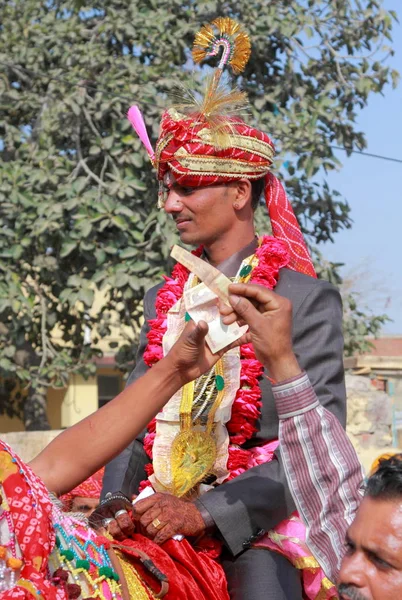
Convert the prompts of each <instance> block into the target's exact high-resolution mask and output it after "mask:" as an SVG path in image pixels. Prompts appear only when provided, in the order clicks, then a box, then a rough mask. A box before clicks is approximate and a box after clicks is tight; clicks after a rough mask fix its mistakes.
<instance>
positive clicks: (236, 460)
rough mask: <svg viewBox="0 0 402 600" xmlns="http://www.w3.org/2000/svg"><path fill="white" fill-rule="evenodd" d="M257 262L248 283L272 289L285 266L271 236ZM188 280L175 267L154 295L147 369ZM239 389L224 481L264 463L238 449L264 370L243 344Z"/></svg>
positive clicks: (252, 427)
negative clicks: (171, 312) (168, 315)
mask: <svg viewBox="0 0 402 600" xmlns="http://www.w3.org/2000/svg"><path fill="white" fill-rule="evenodd" d="M202 250H203V249H202V247H200V248H198V249H197V250H195V251H194V254H195V255H196V256H201V254H202ZM255 257H256V258H257V259H258V264H257V266H255V267H254V269H253V270H252V272H251V273H248V274H247V275H251V277H250V279H249V281H250V283H257V284H259V285H263V286H265V287H267V288H268V289H271V290H272V289H274V288H275V286H276V284H277V282H278V275H279V270H280V269H282V268H283V267H286V266H287V264H288V262H289V254H288V250H287V246H286V244H285V243H284V242H282V241H281V240H278V239H276V238H274V237H272V236H263V237H262V238H260V240H259V247H258V248H257V250H256V252H255ZM253 262H254V261H253ZM188 277H189V271H188V269H186V268H185V267H183V266H182V265H180V264H179V263H178V264H176V265H175V267H174V269H173V271H172V275H171V277H167V276H165V277H164V279H165V284H164V286H163V287H162V288H161V289H160V290H159V291H158V293H157V296H156V302H155V309H156V318H155V319H151V320H150V321H149V326H150V331H149V333H148V346H147V348H146V350H145V352H144V356H143V360H144V362H145V364H146V365H147V366H148V367H152V365H154V364H155V363H157V362H158V361H159V360H160V359H161V358H163V352H162V339H163V336H164V334H165V332H166V326H167V319H166V314H167V312H168V311H169V309H170V308H172V306H173V305H174V304H176V302H177V301H178V300H179V299H180V298H181V297H182V295H183V289H184V285H185V283H186V281H187V279H188ZM240 360H241V371H240V387H239V389H238V391H237V394H236V398H235V400H234V403H233V406H232V414H231V418H230V420H229V421H228V423H227V424H226V426H227V429H228V433H229V438H230V445H229V459H228V465H227V466H228V470H229V476H228V478H227V481H228V480H230V479H233V478H234V477H237V476H238V475H240V474H241V473H243V472H244V471H247V470H248V469H250V468H251V467H253V466H255V465H256V464H261V463H262V462H266V460H267V457H266V455H265V454H264V453H261V454H258V453H257V454H256V452H255V451H253V450H254V449H250V450H245V449H243V448H241V447H240V446H241V445H242V444H244V443H245V442H246V441H247V440H249V439H250V438H251V437H252V436H253V434H254V433H255V432H256V431H257V428H256V423H257V420H258V418H259V416H260V414H261V390H260V386H259V378H261V376H262V374H263V371H264V368H263V366H262V364H261V363H260V362H259V361H258V360H257V358H256V356H255V353H254V349H253V347H252V345H251V344H244V345H243V346H241V348H240ZM155 428H156V421H155V419H153V420H152V421H151V422H150V423H149V425H148V428H147V429H148V433H147V435H146V436H145V439H144V448H145V451H146V453H147V455H148V456H149V458H150V459H151V460H152V449H153V443H154V439H155ZM145 470H146V473H147V475H148V477H149V476H150V475H152V474H153V466H152V463H150V464H148V465H146V467H145ZM148 485H151V484H150V482H149V481H148V480H146V481H143V482H142V483H141V486H140V489H143V488H145V487H147V486H148Z"/></svg>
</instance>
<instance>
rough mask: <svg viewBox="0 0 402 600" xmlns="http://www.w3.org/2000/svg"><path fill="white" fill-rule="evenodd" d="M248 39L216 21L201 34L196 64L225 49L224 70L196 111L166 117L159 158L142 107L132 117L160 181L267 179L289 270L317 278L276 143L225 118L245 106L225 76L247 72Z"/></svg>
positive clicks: (276, 231)
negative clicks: (276, 170) (280, 172)
mask: <svg viewBox="0 0 402 600" xmlns="http://www.w3.org/2000/svg"><path fill="white" fill-rule="evenodd" d="M247 40H248V37H247V36H246V34H245V33H244V32H243V31H242V30H241V28H240V26H239V25H238V24H237V23H236V22H234V21H232V19H222V18H220V19H216V20H215V21H214V22H213V23H212V24H211V25H207V26H204V28H203V29H202V30H201V32H199V33H198V34H197V36H196V39H195V49H194V51H193V57H194V59H195V60H196V61H200V60H202V59H203V58H205V57H206V56H215V55H217V53H218V49H219V47H222V49H223V54H222V58H221V61H220V64H219V67H218V68H217V69H216V72H215V74H214V76H213V77H212V78H210V80H209V83H208V85H207V90H206V92H205V96H204V99H203V101H202V102H201V103H198V104H197V103H195V104H194V105H193V110H192V111H191V110H189V108H188V107H187V109H186V110H185V111H183V112H182V110H181V107H178V110H176V109H174V108H171V109H170V110H168V111H166V112H165V113H164V114H163V116H162V121H161V127H160V134H159V138H158V141H157V145H156V152H155V153H154V152H153V149H152V146H151V144H150V142H149V139H148V136H147V134H146V130H145V124H144V122H143V120H142V118H141V114H140V113H139V110H138V108H137V107H131V109H130V110H129V113H128V117H129V119H130V121H131V123H132V125H133V127H134V128H135V130H136V131H137V133H138V135H139V136H140V138H141V140H142V141H143V143H144V145H145V146H146V148H147V150H148V153H149V155H150V157H151V160H152V162H153V164H154V166H155V167H156V169H157V176H158V179H159V180H160V181H162V180H163V177H164V175H165V174H166V173H167V172H169V171H172V172H173V173H174V176H175V179H176V181H177V182H178V183H179V184H180V185H183V186H186V187H187V186H188V187H200V186H208V185H213V184H216V183H228V182H231V181H236V180H239V179H242V178H246V179H250V180H255V179H261V178H265V200H266V204H267V207H268V212H269V216H270V219H271V224H272V232H273V234H274V236H275V237H277V238H279V239H281V240H283V241H285V242H286V243H287V245H288V248H289V254H290V262H289V267H290V268H291V269H293V270H295V271H299V272H301V273H305V274H307V275H311V276H312V277H315V276H316V275H315V271H314V267H313V264H312V261H311V258H310V255H309V253H308V250H307V247H306V244H305V242H304V239H303V235H302V233H301V231H300V227H299V224H298V222H297V220H296V217H295V215H294V212H293V210H292V207H291V205H290V203H289V200H288V198H287V196H286V192H285V190H284V188H283V186H282V184H281V182H280V181H279V180H278V178H277V177H276V176H275V175H273V174H272V173H271V166H272V162H273V159H274V155H275V148H274V145H273V143H272V141H271V139H270V138H269V137H268V135H267V134H266V133H263V132H262V131H260V130H258V129H255V128H254V127H250V126H249V125H247V124H246V123H245V122H244V121H243V120H242V119H241V118H240V117H237V116H230V115H231V113H230V112H228V113H227V114H228V115H229V116H226V115H224V114H223V111H224V109H225V108H226V109H228V110H230V107H231V106H233V107H234V108H235V109H236V110H235V112H236V111H238V109H239V107H240V108H241V105H244V94H243V93H242V92H239V91H237V90H230V91H228V92H226V94H225V91H224V89H223V88H222V86H221V83H220V76H221V74H222V70H223V66H224V64H225V61H226V62H228V64H231V61H232V63H233V65H234V64H235V65H236V71H237V72H239V70H242V69H241V65H243V68H244V65H245V63H246V62H247V60H248V56H249V53H250V48H249V44H248V46H247V43H246V41H247ZM236 53H237V54H236ZM233 65H232V66H233ZM233 68H234V67H233ZM179 111H180V112H179ZM222 140H224V141H222Z"/></svg>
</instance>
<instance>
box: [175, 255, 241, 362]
mask: <svg viewBox="0 0 402 600" xmlns="http://www.w3.org/2000/svg"><path fill="white" fill-rule="evenodd" d="M171 256H173V258H175V259H176V260H177V261H178V262H180V263H181V264H183V265H184V266H185V267H186V268H187V269H189V270H190V271H191V272H192V273H194V274H195V275H196V276H197V277H198V278H199V279H201V281H202V283H200V284H199V285H197V286H195V287H193V288H191V289H189V290H187V291H186V292H185V293H184V295H183V301H184V306H185V309H186V312H187V313H188V314H189V315H190V317H191V318H192V319H193V321H194V322H195V323H199V322H200V321H205V322H206V323H207V324H208V334H207V336H206V338H205V339H206V342H207V344H208V346H209V348H210V350H211V352H212V353H213V354H216V353H217V352H219V351H220V350H222V349H223V348H226V347H227V346H230V345H231V344H233V343H234V342H236V340H239V339H240V338H241V337H242V335H243V334H244V333H245V332H246V331H247V329H248V326H247V325H245V326H243V327H240V326H239V325H238V324H237V323H236V322H232V323H230V324H225V323H224V322H223V321H222V319H221V315H220V312H219V308H218V302H219V301H220V302H221V303H222V304H225V305H226V306H227V307H228V308H229V307H230V303H229V286H230V283H231V281H230V279H229V278H228V277H226V276H225V275H224V274H223V273H221V272H220V271H218V269H216V268H215V267H213V266H212V265H210V264H208V263H207V262H205V261H204V260H201V259H200V258H198V257H197V256H194V255H193V254H191V253H190V252H187V250H184V248H181V247H180V246H174V247H173V249H172V252H171Z"/></svg>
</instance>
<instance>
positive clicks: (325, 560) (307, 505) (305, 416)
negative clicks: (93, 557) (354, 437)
mask: <svg viewBox="0 0 402 600" xmlns="http://www.w3.org/2000/svg"><path fill="white" fill-rule="evenodd" d="M272 390H273V394H274V398H275V402H276V407H277V411H278V416H279V419H280V421H279V441H280V447H281V453H282V456H283V462H284V465H285V471H286V476H287V479H288V484H289V487H290V490H291V492H292V495H293V498H294V501H295V504H296V506H297V509H298V511H299V514H300V516H301V518H302V519H303V521H304V523H305V525H306V528H307V538H306V540H307V544H308V546H309V548H310V550H311V552H312V553H313V555H314V556H315V558H316V559H317V561H318V562H319V564H320V565H321V567H322V568H323V570H324V572H325V574H326V576H327V577H328V578H329V579H330V580H331V581H334V582H335V581H336V580H337V576H338V573H339V567H340V563H341V560H342V556H343V553H344V541H345V533H346V530H347V528H348V527H349V525H350V524H351V523H352V521H353V518H354V515H355V512H356V510H357V507H358V506H359V504H360V501H361V498H362V487H361V485H362V481H363V472H362V469H361V466H360V463H359V459H358V458H357V455H356V452H355V450H354V448H353V446H352V444H351V442H350V440H349V438H348V437H347V435H346V433H345V431H344V430H343V429H342V427H341V425H340V423H339V421H338V420H337V419H336V417H334V415H333V414H332V413H330V412H329V411H327V410H326V409H325V408H323V407H322V406H321V405H320V403H319V401H318V398H317V396H316V394H315V392H314V389H313V387H312V386H311V383H310V381H309V378H308V376H307V374H306V373H302V374H301V375H299V376H298V377H295V378H293V379H291V380H287V381H286V382H282V383H280V384H278V385H274V386H273V387H272Z"/></svg>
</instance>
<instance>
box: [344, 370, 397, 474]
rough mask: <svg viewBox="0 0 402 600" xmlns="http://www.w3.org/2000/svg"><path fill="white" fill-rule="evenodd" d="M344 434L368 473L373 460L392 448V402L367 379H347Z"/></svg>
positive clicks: (348, 376) (358, 377) (394, 449)
mask: <svg viewBox="0 0 402 600" xmlns="http://www.w3.org/2000/svg"><path fill="white" fill-rule="evenodd" d="M346 391H347V397H348V420H347V428H346V429H347V432H348V435H349V438H350V439H351V441H352V443H353V445H354V447H355V449H356V452H357V454H358V455H359V458H360V460H361V462H362V464H363V466H364V468H365V469H366V471H368V470H369V469H370V466H371V464H372V462H373V461H374V459H375V458H377V457H378V456H379V455H380V454H382V453H384V452H389V451H391V452H392V451H393V452H396V451H397V448H392V401H391V398H390V397H389V396H388V394H386V393H385V392H382V391H379V390H376V389H375V388H374V387H373V386H372V384H371V382H370V379H369V377H363V376H358V375H346Z"/></svg>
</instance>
